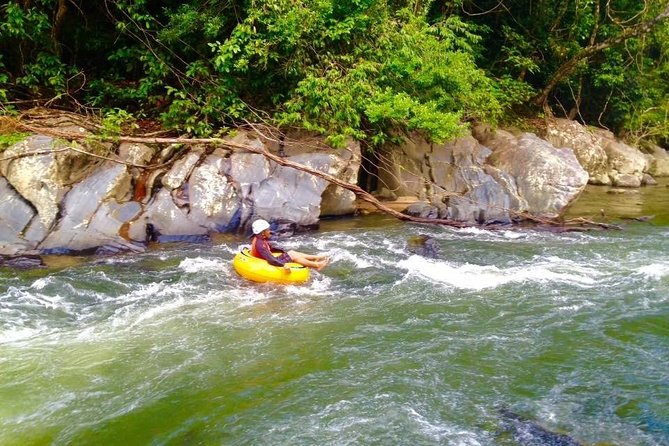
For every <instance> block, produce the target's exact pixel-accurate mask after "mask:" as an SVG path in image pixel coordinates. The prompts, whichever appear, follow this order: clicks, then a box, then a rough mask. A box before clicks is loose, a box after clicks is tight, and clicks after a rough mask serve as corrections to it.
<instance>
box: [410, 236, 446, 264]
mask: <svg viewBox="0 0 669 446" xmlns="http://www.w3.org/2000/svg"><path fill="white" fill-rule="evenodd" d="M407 250H408V251H409V252H411V253H413V254H418V255H419V256H423V257H430V258H432V259H436V258H437V257H439V243H438V242H437V240H435V239H434V238H432V237H430V236H429V235H422V234H421V235H415V236H413V237H410V238H409V239H408V240H407Z"/></svg>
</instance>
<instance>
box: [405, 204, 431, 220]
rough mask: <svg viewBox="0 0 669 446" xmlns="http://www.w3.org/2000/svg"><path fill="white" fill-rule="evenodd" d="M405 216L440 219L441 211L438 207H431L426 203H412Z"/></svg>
mask: <svg viewBox="0 0 669 446" xmlns="http://www.w3.org/2000/svg"><path fill="white" fill-rule="evenodd" d="M404 213H405V214H407V215H411V216H412V217H419V218H438V217H439V209H437V207H436V206H433V205H431V204H430V203H427V202H425V201H417V202H416V203H412V204H410V205H409V207H407V208H406V210H405V211H404Z"/></svg>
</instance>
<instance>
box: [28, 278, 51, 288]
mask: <svg viewBox="0 0 669 446" xmlns="http://www.w3.org/2000/svg"><path fill="white" fill-rule="evenodd" d="M51 282H53V279H52V278H51V277H41V278H39V279H37V280H35V281H34V282H33V283H32V285H30V288H32V289H34V290H43V289H44V288H45V287H46V286H47V285H49V284H50V283H51Z"/></svg>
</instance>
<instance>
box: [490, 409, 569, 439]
mask: <svg viewBox="0 0 669 446" xmlns="http://www.w3.org/2000/svg"><path fill="white" fill-rule="evenodd" d="M499 414H500V420H501V425H502V429H504V430H505V431H507V432H509V433H511V435H512V436H513V439H514V440H515V441H517V442H518V444H520V445H521V446H581V443H579V442H578V441H576V440H574V439H573V438H572V437H570V436H569V435H565V434H558V433H556V432H553V431H550V430H548V429H546V428H545V427H543V426H541V425H540V424H538V423H537V422H535V421H532V420H528V419H526V418H524V417H521V416H520V415H518V414H517V413H514V412H512V411H511V410H509V409H508V408H501V409H500V410H499Z"/></svg>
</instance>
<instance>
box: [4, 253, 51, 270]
mask: <svg viewBox="0 0 669 446" xmlns="http://www.w3.org/2000/svg"><path fill="white" fill-rule="evenodd" d="M41 266H44V261H43V260H42V258H41V257H40V256H36V255H21V256H3V255H0V267H2V268H14V269H31V268H39V267H41Z"/></svg>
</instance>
